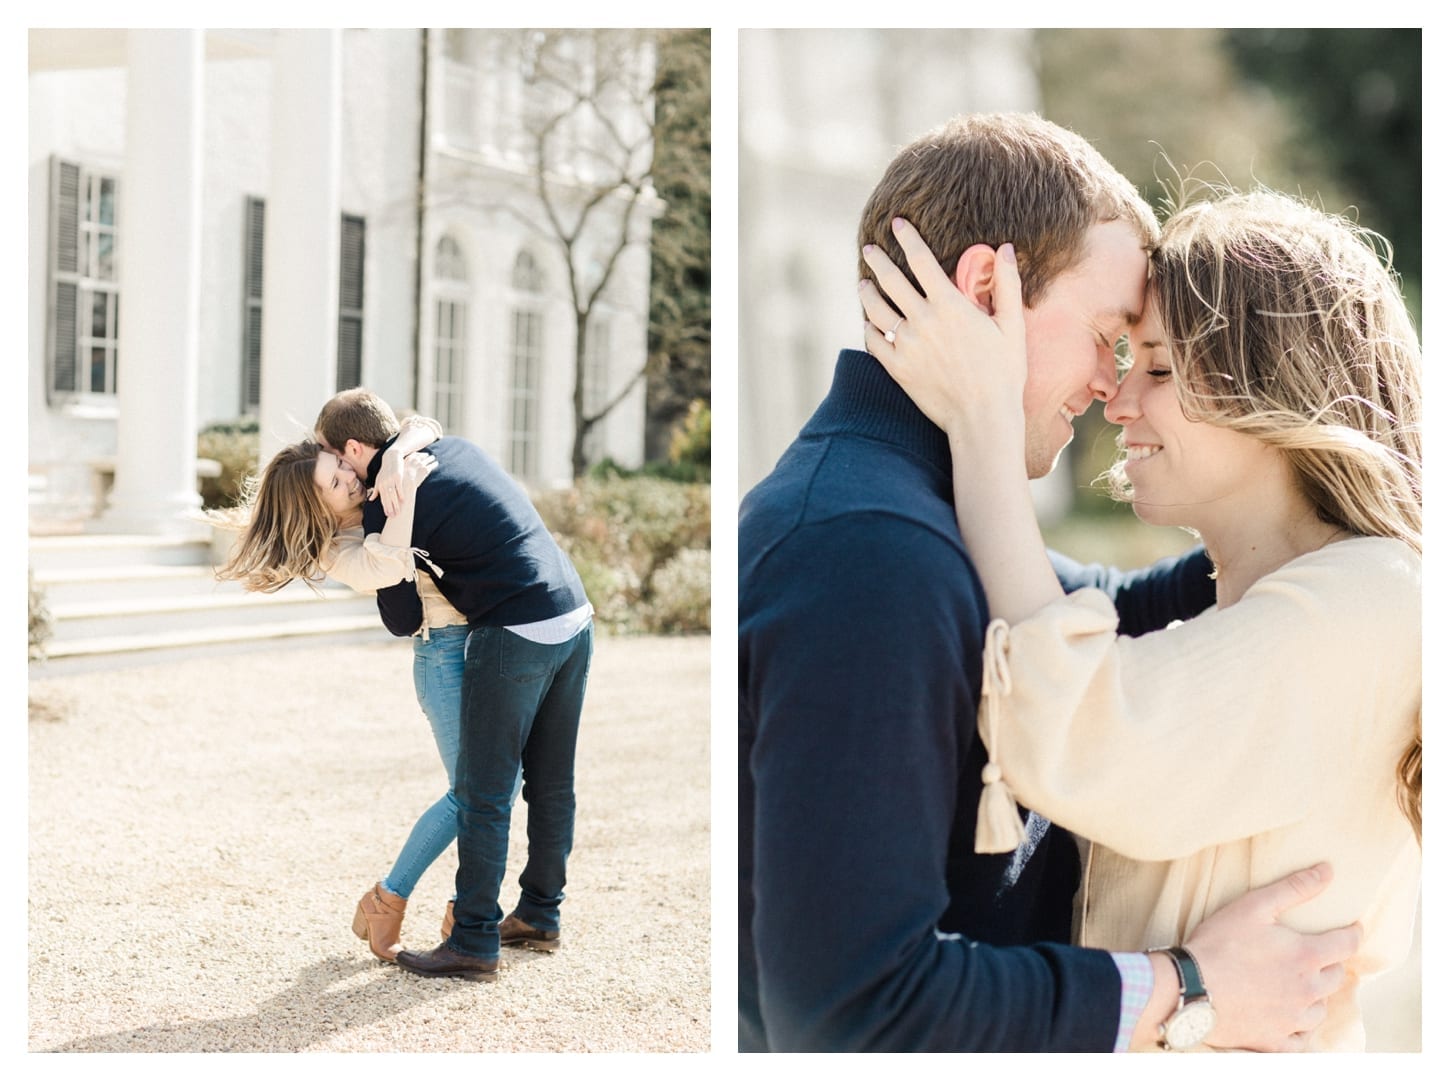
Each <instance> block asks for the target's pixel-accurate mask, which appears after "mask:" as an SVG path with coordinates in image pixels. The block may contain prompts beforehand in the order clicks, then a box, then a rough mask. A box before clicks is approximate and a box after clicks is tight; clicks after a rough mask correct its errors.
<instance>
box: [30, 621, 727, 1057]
mask: <svg viewBox="0 0 1450 1081" xmlns="http://www.w3.org/2000/svg"><path fill="white" fill-rule="evenodd" d="M31 692H32V700H33V702H34V701H36V700H38V701H39V703H40V704H41V705H42V707H43V708H42V710H41V711H40V712H43V713H44V712H51V713H60V714H62V718H61V719H53V718H52V719H41V718H40V717H38V716H37V712H36V711H35V710H34V709H33V710H32V719H31V722H30V726H29V741H30V747H29V777H30V805H29V811H30V822H29V828H30V838H29V839H30V846H29V850H30V863H29V1042H28V1047H29V1050H31V1051H224V1050H225V1051H385V1050H402V1051H516V1050H528V1051H618V1050H634V1051H702V1050H708V1048H709V1046H710V980H709V957H710V903H709V896H710V887H709V884H710V876H709V850H710V844H709V814H710V799H709V779H710V773H709V770H710V765H709V762H710V759H709V641H708V639H707V638H704V637H699V638H683V639H660V638H643V639H629V638H601V639H600V640H599V643H598V646H597V648H596V652H595V662H594V673H593V676H592V679H591V682H590V690H589V697H588V700H587V703H586V712H585V720H584V726H583V729H582V731H581V734H580V748H579V774H578V784H577V789H578V799H579V818H578V826H577V830H576V837H575V849H574V855H573V858H572V859H571V861H570V866H569V887H568V899H567V900H566V901H565V904H564V910H563V916H564V920H565V923H564V927H565V935H566V943H565V946H564V948H563V949H562V950H560V951H559V952H558V953H556V954H533V953H524V952H520V951H513V950H510V951H506V953H505V964H506V967H505V969H504V971H503V972H502V973H501V975H500V978H499V979H498V981H497V982H496V983H492V984H475V983H468V982H465V981H459V980H423V979H419V978H416V977H413V976H410V975H408V974H407V973H404V972H401V971H400V970H398V969H397V968H396V967H395V966H392V965H383V964H380V963H378V962H376V961H375V960H373V958H372V956H371V955H370V954H369V953H368V952H367V949H366V947H365V945H364V944H363V943H362V942H360V941H359V940H358V939H356V938H354V937H353V935H352V932H351V930H350V923H351V920H352V913H353V906H354V905H355V904H356V902H357V899H358V897H359V896H361V894H362V892H363V890H364V889H366V888H367V887H368V886H370V885H371V884H372V883H373V882H374V881H376V880H377V879H378V878H379V877H381V876H382V874H383V873H384V872H385V871H386V870H387V869H388V867H389V866H390V864H391V861H392V858H393V856H394V855H395V853H396V850H397V848H398V846H399V845H400V844H401V843H402V840H403V838H404V836H405V835H406V833H407V830H408V829H409V827H410V826H411V825H412V822H413V819H414V818H415V817H416V815H417V814H418V813H419V812H420V811H422V809H423V808H424V807H425V806H427V805H428V804H429V803H430V802H432V801H433V800H434V799H436V798H437V797H438V796H439V795H440V794H441V793H442V791H443V787H444V785H445V784H446V781H445V777H444V773H443V769H442V767H441V765H440V764H439V762H438V759H437V754H436V752H435V751H434V749H433V744H432V740H431V738H430V736H429V733H428V728H427V724H426V722H425V721H424V719H423V717H422V715H421V713H420V712H419V710H418V706H417V702H416V700H415V698H414V694H413V688H412V678H411V652H410V651H409V649H408V647H407V645H406V644H405V643H396V644H393V643H384V644H380V645H365V646H346V647H342V646H308V647H296V646H289V647H287V648H280V649H277V650H275V651H271V652H264V653H249V654H245V655H239V656H230V657H224V658H215V659H201V660H187V661H178V662H174V663H166V664H160V665H155V666H149V667H144V668H133V669H127V670H122V671H114V672H107V673H93V674H87V675H76V676H65V677H56V678H52V679H38V680H35V681H33V682H32V685H31ZM525 813H526V812H525V810H524V805H523V803H522V801H520V804H519V809H518V810H517V811H516V813H515V817H514V829H513V844H512V846H511V853H510V861H509V867H510V872H509V874H510V877H509V878H508V879H507V880H506V883H505V896H504V901H503V903H504V905H505V908H507V907H508V905H509V903H510V902H511V901H512V899H513V896H514V893H515V891H516V887H515V885H514V881H513V879H514V877H515V876H516V875H517V871H518V869H519V868H520V867H522V863H523V860H522V854H523V841H524V835H523V828H524V818H525ZM455 868H456V862H455V857H454V855H453V852H452V850H450V851H449V853H448V854H447V855H445V856H444V858H443V859H442V860H440V861H439V862H438V863H437V864H435V866H434V867H433V868H432V869H431V870H430V871H429V872H428V873H427V874H426V875H425V876H424V878H423V880H422V882H421V883H420V884H419V886H418V888H417V890H416V892H415V893H414V895H413V899H412V902H411V904H410V907H409V917H408V921H407V922H406V923H405V925H404V944H405V945H407V946H416V947H420V948H425V949H426V948H429V947H431V946H433V945H435V944H436V942H437V940H438V939H437V928H438V922H439V918H440V916H441V915H442V912H443V906H444V903H445V902H446V901H447V899H448V897H449V896H451V888H452V878H453V872H454V870H455Z"/></svg>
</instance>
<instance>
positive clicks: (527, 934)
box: [498, 914, 559, 952]
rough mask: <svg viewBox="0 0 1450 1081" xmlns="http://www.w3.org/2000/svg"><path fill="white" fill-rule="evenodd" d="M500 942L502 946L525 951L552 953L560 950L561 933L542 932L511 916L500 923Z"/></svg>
mask: <svg viewBox="0 0 1450 1081" xmlns="http://www.w3.org/2000/svg"><path fill="white" fill-rule="evenodd" d="M498 942H499V945H500V946H523V947H524V948H525V949H530V950H546V951H549V952H552V951H554V950H557V949H558V948H559V932H558V931H541V930H539V928H537V927H535V926H534V925H533V924H531V923H525V922H524V921H523V920H521V919H519V918H518V917H517V916H515V915H512V914H510V915H507V916H505V917H504V918H503V919H502V920H500V921H499V925H498Z"/></svg>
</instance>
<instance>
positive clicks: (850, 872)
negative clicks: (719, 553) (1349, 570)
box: [739, 116, 1358, 1051]
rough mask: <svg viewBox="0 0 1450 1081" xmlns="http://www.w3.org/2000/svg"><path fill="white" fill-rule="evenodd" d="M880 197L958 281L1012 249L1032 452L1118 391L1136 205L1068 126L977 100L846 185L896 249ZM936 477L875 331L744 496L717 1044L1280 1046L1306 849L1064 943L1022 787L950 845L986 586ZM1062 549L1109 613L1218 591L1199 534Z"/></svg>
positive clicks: (1156, 615)
mask: <svg viewBox="0 0 1450 1081" xmlns="http://www.w3.org/2000/svg"><path fill="white" fill-rule="evenodd" d="M896 216H900V217H903V218H905V219H906V220H908V221H910V222H911V223H912V224H914V225H915V226H916V227H917V229H918V231H919V232H920V233H921V235H922V237H923V238H924V239H925V241H926V243H927V244H928V245H929V246H930V247H931V249H932V252H933V254H934V255H935V256H936V257H937V258H938V259H939V260H940V261H941V263H942V265H943V267H944V269H945V270H946V271H947V273H948V274H949V275H951V276H952V277H953V279H954V281H955V282H956V283H957V285H958V288H961V289H963V290H964V291H968V292H970V293H973V294H977V293H979V292H980V287H981V281H980V278H981V271H982V263H981V253H982V250H983V246H984V245H985V246H988V249H989V250H991V251H995V250H996V249H997V248H998V247H1000V246H1001V245H1002V244H1004V243H1006V242H1009V241H1010V242H1012V243H1013V244H1014V245H1015V247H1016V250H1017V252H1018V253H1020V262H1021V266H1022V282H1023V295H1024V302H1025V305H1026V308H1027V311H1026V327H1027V339H1028V369H1029V373H1028V380H1027V385H1026V389H1025V393H1024V397H1023V408H1024V411H1025V415H1026V421H1027V432H1028V439H1027V463H1026V464H1027V467H1028V471H1029V473H1030V474H1031V475H1033V476H1041V475H1043V474H1045V473H1046V472H1048V471H1049V470H1050V469H1051V468H1052V466H1053V464H1054V462H1055V460H1056V458H1057V456H1058V454H1059V453H1060V452H1061V450H1062V448H1063V447H1064V446H1065V445H1066V443H1067V442H1068V440H1069V439H1071V437H1072V421H1073V419H1074V418H1075V417H1077V416H1079V415H1081V413H1082V412H1083V411H1084V410H1085V409H1086V408H1087V407H1088V406H1089V405H1090V404H1091V402H1092V400H1093V399H1094V398H1101V399H1107V398H1110V397H1111V396H1112V395H1113V393H1114V392H1115V390H1116V378H1115V372H1114V356H1113V352H1114V345H1115V343H1116V341H1117V339H1118V337H1119V336H1120V335H1121V334H1122V333H1123V332H1124V331H1125V330H1126V328H1127V326H1128V325H1129V323H1130V322H1132V321H1133V320H1134V319H1135V318H1136V317H1137V315H1138V313H1140V312H1141V310H1142V307H1143V294H1144V287H1145V281H1146V274H1147V251H1148V250H1149V249H1151V246H1152V245H1153V243H1154V242H1155V239H1156V236H1157V226H1156V224H1155V222H1154V219H1153V216H1152V213H1151V211H1150V210H1149V208H1148V207H1147V206H1146V205H1145V204H1144V203H1143V202H1142V200H1141V198H1140V197H1139V196H1138V194H1137V192H1136V191H1135V190H1134V189H1133V188H1132V186H1131V185H1130V184H1129V183H1128V182H1127V180H1125V179H1124V178H1123V177H1122V176H1121V175H1119V174H1118V173H1117V172H1116V171H1115V170H1114V169H1112V167H1111V166H1109V165H1108V163H1107V162H1106V161H1105V160H1103V158H1102V157H1101V155H1099V154H1098V153H1097V152H1096V151H1095V150H1093V149H1092V148H1091V147H1090V146H1089V145H1088V144H1087V143H1086V142H1085V141H1084V140H1082V139H1080V138H1078V137H1077V136H1075V135H1073V134H1072V133H1070V132H1067V131H1064V130H1063V129H1061V128H1059V127H1057V126H1056V125H1053V124H1050V123H1048V122H1046V121H1043V120H1041V119H1040V118H1037V117H1033V116H978V117H967V118H961V119H959V120H956V121H953V122H951V123H949V124H947V125H946V126H944V127H943V128H941V129H939V130H937V131H935V132H932V133H930V134H928V135H927V136H924V137H923V138H921V139H919V140H917V141H916V142H915V143H913V144H912V145H911V146H908V147H907V148H906V149H904V150H903V151H902V152H901V153H900V154H899V155H898V156H897V157H896V159H895V160H894V161H893V162H892V163H891V165H890V166H889V167H888V169H887V171H886V173H885V175H884V176H883V178H882V180H881V182H880V183H879V185H878V186H877V189H876V191H875V192H874V193H873V195H872V196H871V199H870V200H869V201H868V203H867V206H866V208H865V211H864V213H863V215H862V223H861V235H860V242H861V244H862V246H863V248H864V246H865V245H868V244H874V245H876V246H878V247H881V248H883V249H885V250H886V251H887V252H888V253H889V254H891V255H892V256H893V257H894V258H895V260H896V261H897V262H898V264H899V265H903V266H904V260H902V258H901V252H900V248H899V246H898V245H897V244H896V242H895V239H894V237H893V235H892V230H891V221H892V219H893V218H894V217H896ZM861 273H862V275H863V277H865V276H867V275H868V273H869V272H868V268H867V267H866V265H865V263H864V260H863V262H862V265H861ZM951 493H952V488H951V459H950V454H949V450H948V446H947V442H946V437H945V436H944V434H943V433H942V432H941V431H940V430H939V429H937V428H936V427H935V426H934V425H933V424H932V423H931V422H930V421H929V420H928V419H927V418H926V417H925V416H924V415H923V414H922V413H920V412H919V411H918V410H917V409H916V407H915V406H914V405H913V404H912V403H911V401H910V400H909V399H908V398H907V397H906V395H905V394H904V393H902V392H901V390H900V389H899V388H898V387H897V386H896V385H895V383H894V382H893V381H892V380H891V379H890V377H889V376H887V374H886V373H885V372H884V371H883V370H882V369H881V368H880V367H879V366H878V364H877V363H876V361H875V360H874V359H872V358H871V357H870V356H869V355H867V354H865V353H861V352H857V351H852V350H846V351H843V352H842V354H841V356H840V358H839V360H838V363H837V368H836V373H835V379H834V382H833V384H832V387H831V390H830V392H829V394H828V395H827V397H826V399H825V401H824V402H823V403H822V404H821V406H820V407H819V409H818V410H817V411H816V413H815V415H814V416H813V417H812V418H811V420H810V421H809V422H808V423H807V424H806V426H805V428H804V429H802V431H801V434H800V436H799V437H798V438H797V440H796V441H795V442H794V443H793V444H792V445H791V447H790V448H789V449H788V450H787V451H786V453H785V455H784V456H783V457H782V458H781V460H780V462H779V463H778V465H777V466H776V468H775V470H774V472H772V474H771V475H770V476H769V477H767V478H766V479H765V480H764V481H763V482H762V483H761V484H760V485H759V486H757V487H756V488H755V489H754V490H753V491H752V492H751V493H750V494H749V495H748V496H747V497H746V499H745V501H744V503H743V504H742V509H741V516H740V550H739V551H740V598H739V683H740V688H739V710H740V719H739V728H740V744H739V771H740V796H739V813H740V827H739V828H740V956H739V961H740V1002H739V1012H740V1046H741V1049H742V1050H751V1051H757V1050H828V1049H829V1050H938V1051H953V1050H955V1051H964V1050H981V1051H1028V1050H1043V1051H1073V1050H1100V1051H1108V1050H1115V1049H1118V1050H1121V1049H1127V1048H1129V1047H1146V1046H1152V1045H1153V1044H1155V1043H1160V1042H1162V1043H1164V1044H1166V1045H1167V1046H1170V1047H1186V1046H1190V1045H1192V1044H1195V1043H1197V1042H1198V1041H1200V1040H1202V1039H1203V1037H1204V1035H1205V1032H1206V1034H1207V1035H1208V1038H1209V1041H1210V1042H1213V1043H1216V1044H1218V1045H1221V1046H1244V1047H1256V1048H1264V1049H1274V1048H1287V1047H1293V1046H1296V1044H1297V1043H1298V1042H1299V1038H1298V1037H1296V1036H1295V1035H1294V1034H1295V1033H1299V1032H1302V1031H1303V1030H1305V1029H1310V1028H1312V1027H1313V1025H1314V1024H1315V1023H1317V1021H1316V1019H1317V1018H1318V1017H1319V1016H1322V1003H1321V1001H1320V1000H1322V998H1323V997H1324V996H1326V995H1327V994H1328V993H1329V992H1330V991H1331V990H1333V989H1334V987H1335V986H1337V985H1338V982H1339V981H1340V980H1341V979H1342V970H1341V969H1339V968H1338V964H1339V962H1342V961H1343V960H1344V959H1345V958H1347V957H1348V956H1349V954H1350V953H1351V952H1352V951H1353V949H1354V948H1355V946H1356V945H1357V942H1358V932H1357V930H1356V929H1353V928H1350V929H1344V930H1342V931H1336V932H1330V933H1329V934H1326V935H1322V936H1299V935H1296V934H1294V933H1293V932H1291V931H1289V930H1287V929H1286V928H1284V927H1282V926H1279V925H1278V924H1277V921H1276V919H1275V917H1276V916H1277V915H1278V913H1279V912H1280V911H1282V910H1283V909H1284V908H1287V907H1289V906H1290V905H1291V904H1295V903H1298V902H1300V901H1303V900H1306V899H1307V898H1308V897H1309V896H1312V895H1313V894H1314V893H1316V892H1318V890H1319V889H1322V887H1323V884H1324V882H1325V880H1326V874H1327V869H1326V868H1318V869H1315V870H1313V871H1308V872H1300V874H1299V875H1296V876H1291V877H1290V878H1289V879H1286V880H1284V881H1282V882H1280V883H1277V884H1275V885H1272V886H1269V887H1266V888H1265V889H1264V890H1260V891H1256V892H1255V893H1252V894H1249V895H1247V896H1246V897H1245V898H1243V899H1241V900H1240V901H1238V902H1236V903H1235V904H1234V905H1231V906H1229V907H1228V908H1225V909H1224V910H1222V911H1221V912H1220V913H1219V914H1217V915H1215V916H1214V917H1213V918H1211V919H1210V920H1208V921H1206V922H1205V923H1204V924H1203V925H1201V927H1200V928H1198V929H1197V930H1196V931H1195V932H1194V934H1193V936H1191V938H1190V941H1189V942H1188V943H1186V945H1187V946H1188V947H1189V953H1188V954H1179V953H1177V952H1175V953H1174V954H1171V955H1170V954H1168V953H1164V952H1157V951H1155V952H1152V953H1149V954H1146V955H1143V954H1130V955H1116V954H1112V955H1110V954H1108V953H1105V952H1102V951H1095V950H1086V949H1077V948H1072V947H1069V946H1066V945H1063V943H1066V942H1067V941H1068V940H1069V937H1070V929H1071V928H1070V924H1071V909H1072V899H1073V895H1074V893H1075V891H1076V889H1077V885H1078V882H1079V878H1080V864H1079V858H1078V853H1077V848H1076V845H1075V842H1074V841H1073V839H1072V838H1071V837H1070V836H1068V835H1066V834H1065V833H1064V832H1063V831H1061V830H1059V829H1057V828H1056V827H1054V826H1052V825H1051V824H1050V823H1048V822H1046V821H1045V820H1043V819H1042V818H1041V817H1040V816H1037V815H1035V814H1031V813H1024V816H1023V818H1024V822H1023V826H1024V833H1025V836H1026V840H1025V841H1024V842H1023V843H1022V845H1021V846H1020V847H1018V848H1017V849H1016V850H1015V851H1014V852H1011V853H1006V854H1001V855H981V854H978V853H977V852H975V851H974V834H975V832H976V826H977V822H976V817H977V807H978V799H979V796H980V794H981V790H982V785H983V780H984V778H983V771H984V769H985V767H986V765H987V762H986V755H985V753H984V752H983V749H982V746H981V743H980V741H979V740H978V739H977V736H976V728H977V700H978V695H979V693H980V688H981V651H982V638H983V633H984V631H985V628H986V624H987V604H986V599H985V596H984V594H983V592H982V588H981V585H980V583H979V581H978V580H977V578H976V576H975V573H974V571H973V568H972V565H971V561H970V559H969V557H968V556H967V554H966V551H965V549H964V547H963V545H962V543H961V539H960V535H959V532H958V528H957V524H956V519H955V511H954V508H953V506H952V494H951ZM981 513H991V508H982V509H981ZM1058 569H1059V574H1060V575H1061V576H1062V577H1063V578H1064V582H1065V584H1067V585H1068V587H1069V588H1078V587H1081V586H1085V585H1096V586H1098V587H1100V588H1105V589H1107V590H1108V591H1109V592H1110V593H1111V594H1112V595H1114V597H1115V600H1116V602H1117V604H1118V607H1119V609H1120V612H1121V614H1122V626H1123V628H1124V631H1125V633H1141V632H1142V631H1145V630H1150V629H1155V628H1157V627H1161V626H1163V625H1165V624H1166V623H1167V622H1169V621H1170V620H1172V619H1174V618H1182V617H1186V616H1191V615H1193V614H1196V613H1197V612H1198V611H1200V610H1202V609H1203V608H1204V607H1206V606H1207V605H1208V604H1209V603H1211V601H1212V597H1213V592H1212V588H1211V582H1209V581H1208V577H1207V575H1208V570H1209V565H1208V564H1207V562H1206V560H1205V558H1204V557H1203V555H1202V553H1198V554H1195V555H1193V556H1190V557H1188V558H1186V559H1184V560H1180V561H1178V562H1176V563H1165V564H1163V565H1160V566H1158V567H1155V568H1153V569H1152V570H1150V571H1148V572H1145V573H1141V574H1138V575H1132V576H1122V575H1118V574H1117V573H1116V572H1104V571H1102V570H1101V569H1093V570H1088V569H1085V568H1081V567H1076V566H1074V565H1071V564H1070V563H1068V562H1066V561H1063V562H1061V563H1060V564H1059V567H1058ZM987 779H990V778H987ZM1123 783H1124V798H1125V799H1131V798H1132V779H1131V778H1130V777H1125V778H1124V779H1123ZM1144 813H1145V814H1151V808H1144ZM1206 813H1211V810H1209V809H1206ZM1169 945H1171V944H1169V943H1164V946H1169ZM1199 981H1206V983H1207V991H1208V992H1209V993H1210V994H1211V996H1212V1005H1213V1007H1214V1008H1215V1009H1216V1010H1217V1020H1216V1023H1212V1024H1210V1023H1209V1022H1212V1021H1213V1017H1212V1015H1211V1014H1210V1013H1209V1012H1208V1010H1207V1004H1206V1003H1205V1002H1204V1001H1203V1000H1202V995H1201V994H1200V988H1199V986H1198V982H1199ZM1160 1024H1166V1028H1165V1029H1163V1030H1162V1031H1160V1028H1159V1026H1160Z"/></svg>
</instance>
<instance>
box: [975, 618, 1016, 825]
mask: <svg viewBox="0 0 1450 1081" xmlns="http://www.w3.org/2000/svg"><path fill="white" fill-rule="evenodd" d="M1007 645H1008V627H1007V621H1006V620H1003V619H994V620H992V622H991V623H990V624H988V625H987V642H986V646H985V648H984V649H983V650H982V709H983V710H985V711H986V725H985V732H984V733H983V744H984V745H985V747H986V749H987V764H986V766H984V767H983V769H982V798H981V800H980V802H979V803H978V804H977V840H976V847H977V851H978V852H1011V851H1013V850H1014V849H1015V848H1017V846H1018V845H1020V844H1021V843H1022V842H1023V841H1024V840H1026V837H1027V832H1026V830H1024V829H1023V828H1022V819H1021V818H1020V817H1019V816H1018V813H1017V800H1016V799H1015V798H1014V797H1013V795H1012V790H1011V789H1010V788H1008V787H1007V782H1006V781H1004V780H1002V769H1001V767H1000V766H998V765H997V751H996V747H997V721H998V715H999V712H1000V710H1001V704H1000V699H1002V698H1003V697H1005V696H1007V695H1009V694H1011V693H1012V672H1011V669H1010V668H1009V667H1008V665H1007Z"/></svg>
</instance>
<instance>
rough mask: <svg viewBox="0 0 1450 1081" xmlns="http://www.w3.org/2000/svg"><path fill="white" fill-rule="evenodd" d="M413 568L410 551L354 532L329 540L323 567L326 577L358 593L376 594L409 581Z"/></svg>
mask: <svg viewBox="0 0 1450 1081" xmlns="http://www.w3.org/2000/svg"><path fill="white" fill-rule="evenodd" d="M414 568H415V564H414V560H413V549H411V548H400V547H396V546H394V545H391V544H384V543H383V540H382V537H381V535H380V534H377V533H369V534H368V535H367V537H366V538H363V537H361V536H358V535H357V533H356V532H354V531H348V532H345V533H340V534H338V536H337V537H335V538H334V539H333V542H332V548H331V549H330V550H329V552H328V556H327V560H326V562H325V565H324V569H325V570H326V571H327V575H328V577H329V578H335V579H336V580H337V581H339V582H341V583H342V584H343V585H345V586H348V587H350V588H352V589H355V590H357V591H358V592H359V593H376V592H377V591H378V590H379V589H383V588H385V587H387V586H392V585H397V584H398V583H399V582H411V581H413V578H414V575H415V573H416V572H415V569H414Z"/></svg>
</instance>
